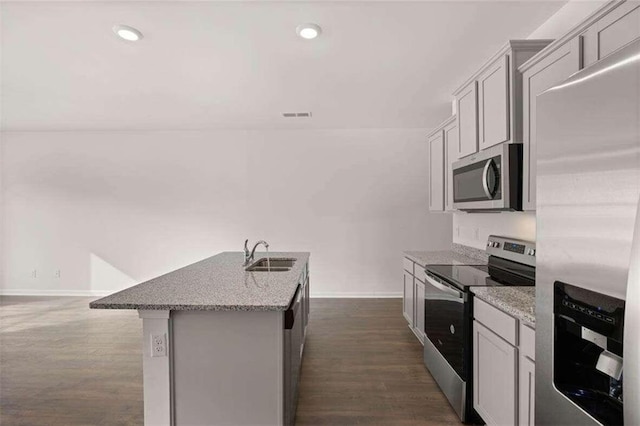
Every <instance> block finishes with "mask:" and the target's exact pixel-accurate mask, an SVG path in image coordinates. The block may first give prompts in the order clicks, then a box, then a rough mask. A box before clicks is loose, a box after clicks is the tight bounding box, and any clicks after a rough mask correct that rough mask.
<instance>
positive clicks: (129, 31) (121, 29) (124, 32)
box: [113, 25, 142, 41]
mask: <svg viewBox="0 0 640 426" xmlns="http://www.w3.org/2000/svg"><path fill="white" fill-rule="evenodd" d="M113 32H114V33H116V35H117V36H118V37H120V38H121V39H124V40H127V41H138V40H140V39H141V38H142V33H141V32H140V31H138V30H136V29H135V28H133V27H129V26H128V25H114V26H113Z"/></svg>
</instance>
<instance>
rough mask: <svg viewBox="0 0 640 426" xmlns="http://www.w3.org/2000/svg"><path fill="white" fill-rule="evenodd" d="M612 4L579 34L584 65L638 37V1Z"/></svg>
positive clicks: (639, 8) (639, 26)
mask: <svg viewBox="0 0 640 426" xmlns="http://www.w3.org/2000/svg"><path fill="white" fill-rule="evenodd" d="M612 6H613V8H611V7H609V8H607V12H608V13H607V14H606V15H605V16H603V17H602V18H601V19H598V20H597V21H596V22H594V23H593V25H591V26H589V28H587V30H586V31H584V32H583V33H582V34H581V35H580V41H581V43H582V47H583V49H584V51H583V61H584V66H585V67H586V66H589V65H591V64H592V63H594V62H596V61H599V60H600V59H602V58H604V57H605V56H607V55H609V54H610V53H613V52H615V51H616V50H618V49H620V48H621V47H623V46H625V45H627V44H629V43H631V42H632V41H634V40H637V39H638V38H640V2H639V1H626V2H620V3H616V4H614V5H612Z"/></svg>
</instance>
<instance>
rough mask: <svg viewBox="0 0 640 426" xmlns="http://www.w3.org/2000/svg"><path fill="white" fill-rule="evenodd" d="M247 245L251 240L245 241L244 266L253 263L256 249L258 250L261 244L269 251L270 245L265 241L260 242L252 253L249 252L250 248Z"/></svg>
mask: <svg viewBox="0 0 640 426" xmlns="http://www.w3.org/2000/svg"><path fill="white" fill-rule="evenodd" d="M247 244H249V240H248V239H247V240H244V266H247V265H249V264H250V263H251V262H253V256H254V255H255V253H256V248H258V246H259V245H260V244H262V245H264V246H265V247H266V249H267V250H269V243H268V242H266V241H264V240H260V241H258V242H257V243H256V244H255V245H254V246H253V249H252V250H251V252H249V247H248V246H247Z"/></svg>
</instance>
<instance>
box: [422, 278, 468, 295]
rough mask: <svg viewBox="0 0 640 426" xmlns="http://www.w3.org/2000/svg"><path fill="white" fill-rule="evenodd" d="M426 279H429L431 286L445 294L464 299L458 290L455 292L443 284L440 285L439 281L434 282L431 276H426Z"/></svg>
mask: <svg viewBox="0 0 640 426" xmlns="http://www.w3.org/2000/svg"><path fill="white" fill-rule="evenodd" d="M425 277H426V278H427V282H428V283H429V284H431V285H432V286H434V287H435V288H437V289H438V290H441V291H443V292H445V293H449V294H451V295H454V296H457V297H459V298H462V293H461V292H459V291H458V290H454V289H452V288H451V287H449V286H447V285H444V284H442V283H439V282H438V281H436V280H434V279H433V278H431V277H430V276H429V274H425Z"/></svg>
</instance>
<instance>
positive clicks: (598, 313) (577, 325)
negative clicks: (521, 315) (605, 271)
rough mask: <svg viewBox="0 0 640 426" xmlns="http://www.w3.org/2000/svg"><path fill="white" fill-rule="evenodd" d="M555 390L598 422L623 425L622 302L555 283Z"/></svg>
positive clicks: (582, 289)
mask: <svg viewBox="0 0 640 426" xmlns="http://www.w3.org/2000/svg"><path fill="white" fill-rule="evenodd" d="M553 312H554V342H553V344H554V350H553V358H554V368H553V380H554V384H555V386H556V388H557V389H558V390H559V391H560V392H562V393H563V394H564V395H565V396H566V397H567V398H569V399H570V400H571V401H573V402H574V403H575V404H576V405H578V406H579V407H581V408H582V409H583V410H584V411H586V412H587V413H589V414H590V415H591V416H592V417H593V418H595V419H596V420H598V421H599V422H600V423H602V424H603V425H622V424H623V408H622V407H623V397H622V376H623V371H622V337H623V335H624V333H623V331H624V301H623V300H620V299H616V298H613V297H610V296H607V295H604V294H600V293H596V292H593V291H590V290H587V289H584V288H580V287H575V286H572V285H569V284H565V283H561V282H556V283H555V284H554V308H553Z"/></svg>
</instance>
